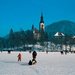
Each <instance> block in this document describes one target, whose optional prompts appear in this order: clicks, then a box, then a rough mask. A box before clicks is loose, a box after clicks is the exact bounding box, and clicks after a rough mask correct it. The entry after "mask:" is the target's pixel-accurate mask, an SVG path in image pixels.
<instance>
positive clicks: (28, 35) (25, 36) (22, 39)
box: [0, 29, 48, 49]
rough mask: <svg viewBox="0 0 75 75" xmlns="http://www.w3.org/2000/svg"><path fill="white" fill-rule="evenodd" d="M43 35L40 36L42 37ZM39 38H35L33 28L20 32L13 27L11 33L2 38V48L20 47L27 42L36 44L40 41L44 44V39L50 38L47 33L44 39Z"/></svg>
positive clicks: (0, 41) (0, 43)
mask: <svg viewBox="0 0 75 75" xmlns="http://www.w3.org/2000/svg"><path fill="white" fill-rule="evenodd" d="M41 38H42V37H40V39H41ZM40 39H39V40H37V39H35V38H34V34H33V31H32V30H27V31H24V30H21V31H18V32H14V31H13V29H11V30H10V32H9V34H8V35H7V36H6V37H5V38H0V48H1V49H2V48H14V47H20V46H23V45H25V44H36V43H37V42H40V43H41V44H43V42H44V41H47V40H48V35H47V33H45V34H44V39H43V40H40Z"/></svg>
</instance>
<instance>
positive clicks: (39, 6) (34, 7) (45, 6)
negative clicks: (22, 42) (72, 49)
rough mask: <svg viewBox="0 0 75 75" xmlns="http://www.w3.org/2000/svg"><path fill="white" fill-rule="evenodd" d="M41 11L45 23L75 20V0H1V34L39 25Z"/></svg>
mask: <svg viewBox="0 0 75 75" xmlns="http://www.w3.org/2000/svg"><path fill="white" fill-rule="evenodd" d="M41 12H43V16H44V21H45V25H49V24H51V23H53V22H56V21H60V20H71V21H74V22H75V0H0V36H5V35H7V34H8V33H9V31H10V29H11V28H13V30H14V31H19V30H20V29H24V30H27V29H30V28H31V26H32V24H34V25H35V27H37V28H38V27H39V21H40V16H41Z"/></svg>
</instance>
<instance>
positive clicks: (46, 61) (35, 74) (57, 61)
mask: <svg viewBox="0 0 75 75" xmlns="http://www.w3.org/2000/svg"><path fill="white" fill-rule="evenodd" d="M18 53H19V52H12V53H11V54H8V53H7V52H2V53H0V75H75V54H71V53H68V54H67V55H65V54H64V55H61V54H60V53H59V52H49V53H48V54H47V53H46V52H37V54H38V55H37V59H36V60H37V63H36V64H35V65H31V66H30V65H28V61H29V60H31V59H32V54H30V53H29V52H21V53H22V61H21V62H18V61H17V55H18Z"/></svg>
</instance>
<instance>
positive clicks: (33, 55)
mask: <svg viewBox="0 0 75 75" xmlns="http://www.w3.org/2000/svg"><path fill="white" fill-rule="evenodd" d="M36 56H37V52H36V51H33V53H32V58H33V59H32V64H35V63H36Z"/></svg>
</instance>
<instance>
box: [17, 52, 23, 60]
mask: <svg viewBox="0 0 75 75" xmlns="http://www.w3.org/2000/svg"><path fill="white" fill-rule="evenodd" d="M17 57H18V61H21V58H22V55H21V53H19V54H18V56H17Z"/></svg>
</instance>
